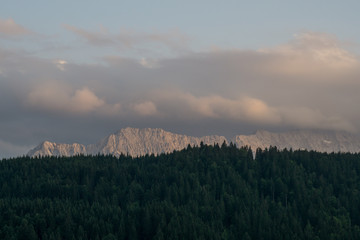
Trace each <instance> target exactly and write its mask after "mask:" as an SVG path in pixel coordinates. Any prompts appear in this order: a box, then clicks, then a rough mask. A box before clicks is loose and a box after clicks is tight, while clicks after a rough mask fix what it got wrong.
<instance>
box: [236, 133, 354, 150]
mask: <svg viewBox="0 0 360 240" xmlns="http://www.w3.org/2000/svg"><path fill="white" fill-rule="evenodd" d="M232 141H233V142H234V143H236V145H237V146H244V145H247V146H251V148H252V149H253V150H256V149H257V148H261V149H264V148H269V147H270V146H276V147H278V148H280V149H284V148H287V149H290V148H292V149H307V150H316V151H319V152H359V151H360V138H359V137H358V136H355V135H351V134H349V133H345V132H320V131H309V130H302V131H291V132H284V133H271V132H268V131H257V132H256V133H255V134H254V135H238V136H235V137H234V138H233V140H232Z"/></svg>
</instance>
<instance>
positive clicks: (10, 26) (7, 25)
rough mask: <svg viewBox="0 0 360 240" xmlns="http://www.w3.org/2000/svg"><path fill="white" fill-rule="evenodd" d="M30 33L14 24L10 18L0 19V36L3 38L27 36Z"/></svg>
mask: <svg viewBox="0 0 360 240" xmlns="http://www.w3.org/2000/svg"><path fill="white" fill-rule="evenodd" d="M29 34H32V32H31V31H30V30H28V29H26V28H24V27H23V26H21V25H19V24H17V23H15V21H14V20H13V19H12V18H9V19H0V36H4V37H16V36H23V35H29Z"/></svg>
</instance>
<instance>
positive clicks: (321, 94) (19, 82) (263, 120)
mask: <svg viewBox="0 0 360 240" xmlns="http://www.w3.org/2000/svg"><path fill="white" fill-rule="evenodd" d="M103 31H104V32H103V33H101V32H100V35H101V36H105V37H106V36H107V35H109V38H110V39H115V40H114V41H118V40H116V37H115V38H114V36H115V35H116V34H111V33H107V32H106V31H105V30H103ZM130 35H131V34H130ZM97 41H100V42H101V39H98V40H97ZM100 42H99V43H98V44H103V43H100ZM135 42H136V41H135ZM140 43H141V44H142V43H145V40H144V41H142V42H139V43H136V44H135V43H134V44H135V45H131V44H133V43H131V44H130V46H134V47H135V48H136V47H138V45H137V44H140ZM94 44H95V43H94ZM105 55H106V54H105ZM63 59H65V58H63V57H60V56H56V57H54V58H51V59H47V58H40V57H35V56H33V55H30V54H28V53H26V52H23V51H15V50H4V49H2V48H1V47H0V71H1V72H2V73H0V85H1V87H0V112H1V114H2V117H1V118H0V122H1V124H0V132H1V134H2V136H1V138H2V139H6V140H7V141H8V139H10V140H9V141H8V142H12V143H16V144H18V143H19V144H18V145H19V146H21V145H24V146H25V145H33V144H36V143H39V142H41V141H43V140H51V141H60V142H68V143H71V142H74V141H77V142H80V143H91V142H95V141H97V140H98V139H100V138H101V137H103V136H105V135H106V134H108V133H111V132H113V131H115V130H117V129H119V128H122V127H127V126H132V127H162V128H165V129H167V130H170V131H176V132H179V133H186V134H190V135H197V136H200V135H206V134H224V135H226V136H228V137H233V135H235V134H243V133H251V132H254V131H256V130H257V129H265V130H274V131H278V130H289V129H323V130H344V131H351V132H359V130H360V113H359V111H358V103H359V102H360V95H359V89H360V82H359V79H360V70H359V69H360V68H359V67H358V65H359V59H358V56H356V55H355V54H352V53H351V52H350V51H349V50H347V49H346V47H345V46H344V45H343V44H342V43H341V41H339V40H337V39H336V38H335V37H334V36H331V35H327V34H321V33H311V32H308V33H301V34H300V35H297V36H295V38H294V39H292V40H290V41H288V42H286V43H284V44H282V45H280V46H275V47H271V48H269V47H268V48H263V49H261V50H246V51H244V50H241V49H227V50H219V49H218V50H216V51H210V52H197V53H195V52H193V53H191V52H188V53H187V54H185V55H181V56H173V57H171V58H157V59H155V58H151V57H147V58H143V59H141V58H140V59H139V58H137V59H134V58H127V57H124V56H117V55H116V54H115V53H114V54H113V55H112V56H108V57H103V58H102V60H103V61H102V62H101V63H99V64H97V63H92V64H79V63H74V62H72V61H70V60H68V59H67V58H66V59H67V60H66V61H65V60H63ZM49 79H54V80H51V81H50V80H49ZM89 129H91V130H89Z"/></svg>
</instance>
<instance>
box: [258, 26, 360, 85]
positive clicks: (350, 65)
mask: <svg viewBox="0 0 360 240" xmlns="http://www.w3.org/2000/svg"><path fill="white" fill-rule="evenodd" d="M258 53H260V54H263V55H264V56H269V60H270V59H271V60H272V62H268V63H266V65H265V66H264V70H266V72H270V73H277V74H284V75H288V76H291V75H292V76H294V75H297V76H309V75H313V76H314V75H316V76H317V77H318V79H326V78H329V77H331V75H332V74H339V73H340V74H343V73H344V72H347V71H353V70H356V69H358V67H359V66H360V64H359V60H358V59H357V57H356V56H355V55H353V54H351V53H349V52H348V51H347V50H345V49H344V48H343V47H342V45H341V43H340V42H339V41H338V40H337V39H336V38H335V37H334V36H331V35H329V34H324V33H316V32H303V33H300V34H297V35H295V38H294V39H293V40H292V41H290V42H289V43H287V44H284V45H280V46H277V47H274V48H264V49H259V50H258Z"/></svg>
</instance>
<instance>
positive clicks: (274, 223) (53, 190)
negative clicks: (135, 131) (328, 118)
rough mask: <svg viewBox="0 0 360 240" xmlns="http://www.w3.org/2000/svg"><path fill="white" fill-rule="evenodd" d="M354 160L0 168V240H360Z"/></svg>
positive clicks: (202, 152)
mask: <svg viewBox="0 0 360 240" xmlns="http://www.w3.org/2000/svg"><path fill="white" fill-rule="evenodd" d="M359 177H360V155H359V154H350V153H331V154H327V153H318V152H314V151H300V150H298V151H292V150H283V151H279V150H278V149H276V148H269V149H265V150H260V149H259V150H257V153H256V158H255V159H254V158H253V154H252V150H251V149H249V148H246V147H244V148H240V149H239V148H236V146H235V145H233V144H230V145H229V146H227V145H226V144H223V145H222V146H218V145H215V146H206V145H203V144H201V146H199V147H190V146H189V147H188V148H187V149H184V150H182V151H175V152H173V153H171V154H162V155H159V156H154V155H147V156H143V157H137V158H132V157H130V156H125V155H122V156H120V157H119V158H116V157H113V156H100V155H99V156H81V155H80V156H76V157H41V158H29V157H20V158H15V159H4V160H2V161H0V189H1V191H0V213H1V214H0V239H30V240H31V239H360V179H359Z"/></svg>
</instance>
